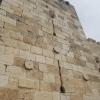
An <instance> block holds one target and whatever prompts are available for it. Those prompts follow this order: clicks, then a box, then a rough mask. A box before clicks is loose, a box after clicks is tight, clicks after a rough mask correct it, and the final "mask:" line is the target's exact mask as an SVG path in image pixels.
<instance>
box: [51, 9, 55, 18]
mask: <svg viewBox="0 0 100 100" xmlns="http://www.w3.org/2000/svg"><path fill="white" fill-rule="evenodd" d="M49 15H50V17H51V18H55V17H56V15H55V12H54V11H53V10H49Z"/></svg>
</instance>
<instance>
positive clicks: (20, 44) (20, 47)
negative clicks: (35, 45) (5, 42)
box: [18, 41, 30, 51]
mask: <svg viewBox="0 0 100 100" xmlns="http://www.w3.org/2000/svg"><path fill="white" fill-rule="evenodd" d="M18 47H19V49H21V50H25V51H30V45H28V44H26V43H23V42H20V41H18Z"/></svg>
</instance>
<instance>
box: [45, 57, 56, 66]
mask: <svg viewBox="0 0 100 100" xmlns="http://www.w3.org/2000/svg"><path fill="white" fill-rule="evenodd" d="M53 62H54V60H53V59H52V58H48V57H46V64H50V65H53Z"/></svg>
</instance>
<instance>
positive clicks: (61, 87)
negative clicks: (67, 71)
mask: <svg viewBox="0 0 100 100" xmlns="http://www.w3.org/2000/svg"><path fill="white" fill-rule="evenodd" d="M58 67H59V76H60V82H61V86H60V92H61V93H65V88H64V86H63V81H62V74H61V67H60V62H59V60H58Z"/></svg>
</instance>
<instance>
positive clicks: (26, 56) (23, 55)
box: [18, 50, 30, 60]
mask: <svg viewBox="0 0 100 100" xmlns="http://www.w3.org/2000/svg"><path fill="white" fill-rule="evenodd" d="M18 57H20V58H23V59H27V60H30V53H29V52H28V51H23V50H20V51H19V56H18Z"/></svg>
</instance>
